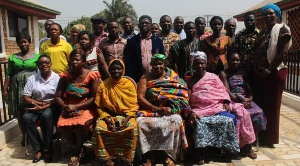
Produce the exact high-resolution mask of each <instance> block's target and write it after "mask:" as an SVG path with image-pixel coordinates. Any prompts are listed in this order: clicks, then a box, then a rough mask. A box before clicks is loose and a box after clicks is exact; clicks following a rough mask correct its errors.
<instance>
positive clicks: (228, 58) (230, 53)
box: [226, 51, 241, 61]
mask: <svg viewBox="0 0 300 166" xmlns="http://www.w3.org/2000/svg"><path fill="white" fill-rule="evenodd" d="M234 54H237V55H238V56H239V57H240V58H241V55H240V54H239V53H238V52H236V51H230V52H228V53H227V55H226V57H227V60H228V61H229V60H230V58H231V56H232V55H234Z"/></svg>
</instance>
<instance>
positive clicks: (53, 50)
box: [40, 40, 72, 73]
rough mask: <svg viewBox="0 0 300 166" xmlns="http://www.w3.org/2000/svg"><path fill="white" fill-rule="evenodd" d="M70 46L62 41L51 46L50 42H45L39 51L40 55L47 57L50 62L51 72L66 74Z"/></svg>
mask: <svg viewBox="0 0 300 166" xmlns="http://www.w3.org/2000/svg"><path fill="white" fill-rule="evenodd" d="M71 51H72V46H71V45H70V44H69V43H67V42H66V41H64V40H59V43H57V44H56V45H53V44H52V43H51V40H47V41H45V42H44V43H43V44H42V46H41V49H40V55H44V54H45V55H48V56H49V57H50V58H51V61H52V67H51V70H53V71H54V72H55V73H61V72H66V71H67V70H68V69H69V66H68V60H69V55H70V53H71Z"/></svg>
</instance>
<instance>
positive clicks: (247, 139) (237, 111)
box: [190, 72, 255, 147]
mask: <svg viewBox="0 0 300 166" xmlns="http://www.w3.org/2000/svg"><path fill="white" fill-rule="evenodd" d="M226 100H227V101H230V103H229V107H230V108H231V113H232V114H234V115H235V116H236V117H237V119H238V123H237V125H236V134H237V137H238V140H239V145H240V147H243V146H244V145H246V144H251V143H253V142H254V141H255V134H254V130H253V126H252V122H251V117H250V115H249V113H248V111H247V110H246V109H245V108H244V105H243V104H241V103H234V102H231V100H230V97H229V95H228V93H227V89H226V87H225V86H224V84H223V82H222V81H221V80H220V79H219V77H218V76H217V75H215V74H213V73H209V72H206V73H205V75H204V76H203V77H202V78H201V79H200V80H199V81H198V82H197V83H196V84H195V85H194V86H193V89H192V94H191V101H190V102H191V106H192V111H193V112H195V113H196V114H197V115H198V116H200V117H203V116H214V115H215V114H217V113H219V112H222V111H223V110H224V108H223V101H226Z"/></svg>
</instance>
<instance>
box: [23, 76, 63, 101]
mask: <svg viewBox="0 0 300 166" xmlns="http://www.w3.org/2000/svg"><path fill="white" fill-rule="evenodd" d="M59 78H60V77H59V75H58V74H56V73H54V72H53V71H51V76H50V78H48V80H46V81H45V80H44V79H43V77H42V76H41V72H38V73H36V74H35V75H32V76H30V77H28V79H27V82H26V85H25V87H24V92H23V95H24V96H30V97H31V98H32V99H34V100H38V101H51V100H53V99H54V95H55V91H56V88H57V85H58V81H59Z"/></svg>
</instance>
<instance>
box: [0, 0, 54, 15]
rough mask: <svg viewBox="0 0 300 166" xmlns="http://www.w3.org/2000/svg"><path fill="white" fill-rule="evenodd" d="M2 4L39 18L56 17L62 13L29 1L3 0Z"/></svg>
mask: <svg viewBox="0 0 300 166" xmlns="http://www.w3.org/2000/svg"><path fill="white" fill-rule="evenodd" d="M0 6H1V7H4V8H6V9H7V10H10V11H14V12H16V13H20V14H23V15H30V16H37V17H38V18H39V19H55V18H56V15H60V12H59V11H55V10H53V9H49V8H47V7H45V6H42V5H39V4H34V3H32V2H29V1H22V0H1V1H0Z"/></svg>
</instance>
